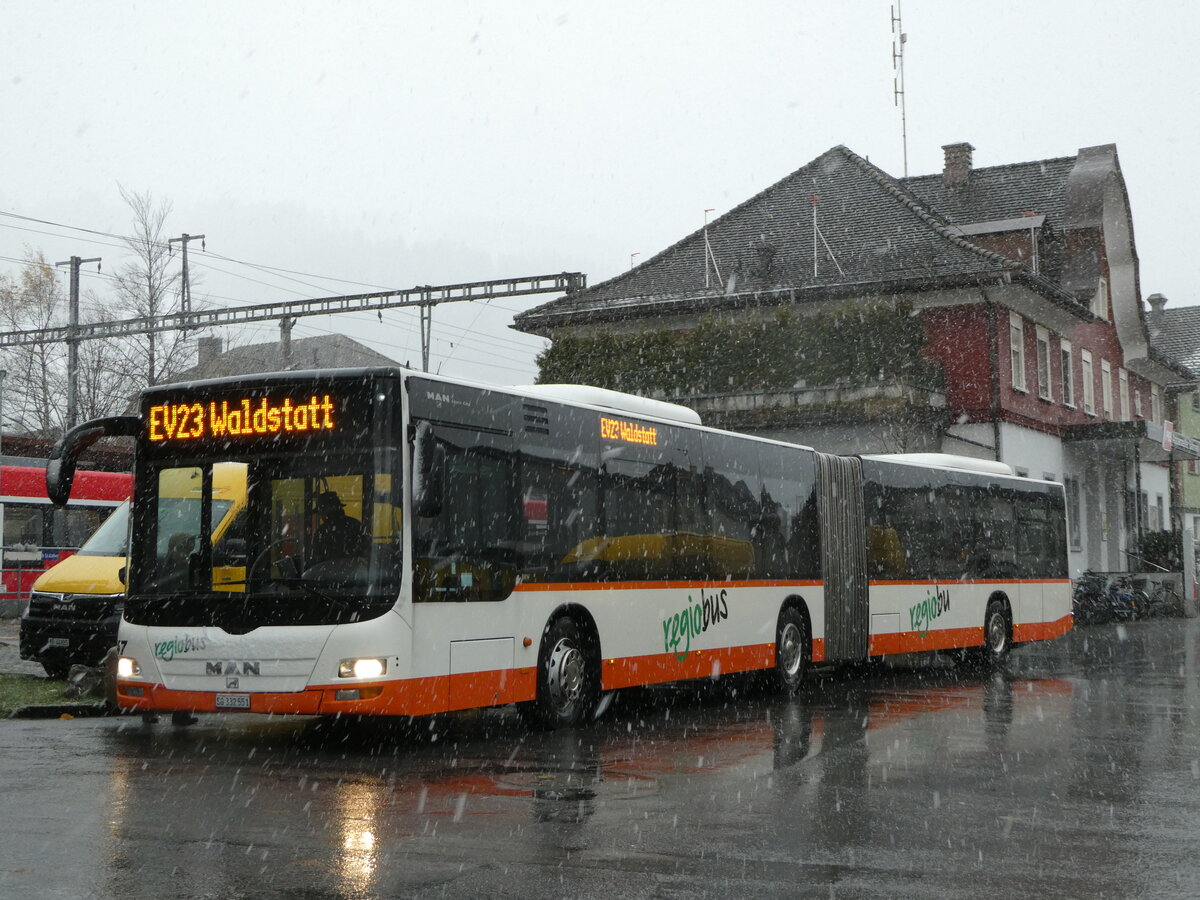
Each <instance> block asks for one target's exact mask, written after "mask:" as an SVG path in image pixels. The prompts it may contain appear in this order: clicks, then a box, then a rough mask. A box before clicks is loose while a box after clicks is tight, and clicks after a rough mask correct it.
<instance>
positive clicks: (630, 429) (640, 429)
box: [600, 416, 658, 447]
mask: <svg viewBox="0 0 1200 900" xmlns="http://www.w3.org/2000/svg"><path fill="white" fill-rule="evenodd" d="M600 437H602V438H604V440H606V441H624V442H625V443H627V444H648V445H649V446H651V447H657V446H658V429H657V428H654V427H653V426H650V425H639V424H638V423H637V422H626V421H624V420H623V419H610V418H608V417H607V416H601V417H600Z"/></svg>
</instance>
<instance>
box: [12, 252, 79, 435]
mask: <svg viewBox="0 0 1200 900" xmlns="http://www.w3.org/2000/svg"><path fill="white" fill-rule="evenodd" d="M66 307H67V301H66V298H65V297H64V296H63V292H62V288H61V285H60V284H59V281H58V279H57V278H56V277H55V272H54V267H53V266H51V265H50V263H48V262H47V261H46V258H45V256H44V255H43V254H42V253H41V251H34V250H31V249H26V251H25V265H24V267H23V268H22V269H21V274H20V275H19V276H18V277H17V278H13V277H11V276H6V275H5V276H0V320H2V321H3V328H4V330H6V331H25V330H33V329H39V328H54V327H57V326H60V325H63V324H65V322H66ZM0 358H2V360H3V362H2V363H0V365H2V366H3V368H5V369H6V370H7V371H8V378H6V379H5V383H4V394H5V396H4V417H5V419H6V420H7V421H8V422H9V423H10V427H12V428H13V429H14V430H16V431H20V432H24V433H29V434H37V435H44V436H51V435H54V434H56V433H57V432H58V431H59V429H61V427H62V424H63V415H64V407H65V403H64V402H63V401H62V398H63V397H65V396H66V347H65V346H64V345H63V344H62V343H56V342H52V341H41V342H38V343H36V344H29V345H26V346H20V347H6V348H5V349H4V351H3V356H2V357H0Z"/></svg>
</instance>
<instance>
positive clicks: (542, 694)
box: [525, 616, 599, 729]
mask: <svg viewBox="0 0 1200 900" xmlns="http://www.w3.org/2000/svg"><path fill="white" fill-rule="evenodd" d="M592 643H593V642H592V640H591V639H590V637H589V636H588V635H586V634H585V633H584V631H583V630H582V629H581V628H580V627H579V625H578V624H576V622H575V620H574V619H572V618H571V617H570V616H559V617H558V618H557V619H555V620H554V621H553V622H551V623H550V625H549V626H548V627H547V628H546V631H545V633H544V634H543V635H542V646H541V649H540V650H539V651H538V669H537V698H536V699H535V700H534V701H533V704H532V705H531V706H530V707H528V708H527V709H526V710H525V712H526V715H527V716H528V718H530V719H531V720H532V723H533V724H534V725H536V726H538V727H541V728H547V729H553V728H570V727H572V726H574V725H579V724H580V723H583V722H586V721H588V720H589V719H590V718H591V717H592V713H593V712H594V711H595V709H596V703H597V700H598V699H599V690H598V688H599V684H598V679H597V677H596V672H597V666H596V662H595V657H596V654H595V652H594V651H593V648H592V646H591V644H592Z"/></svg>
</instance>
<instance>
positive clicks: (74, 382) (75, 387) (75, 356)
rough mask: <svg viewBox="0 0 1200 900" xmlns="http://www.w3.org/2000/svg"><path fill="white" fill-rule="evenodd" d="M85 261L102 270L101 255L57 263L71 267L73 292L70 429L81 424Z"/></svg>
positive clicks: (69, 342) (69, 339) (68, 339)
mask: <svg viewBox="0 0 1200 900" xmlns="http://www.w3.org/2000/svg"><path fill="white" fill-rule="evenodd" d="M83 263H96V271H97V272H99V271H100V257H98V256H96V257H93V258H92V259H80V258H79V257H78V256H72V257H71V258H70V259H69V260H65V261H64V262H60V263H56V265H59V266H70V267H71V294H70V302H69V306H68V310H69V312H68V314H67V323H68V324H67V336H66V342H67V423H66V425H67V427H66V429H64V430H70V429H72V428H74V427H75V426H76V425H77V424H79V341H80V337H79V267H80V266H81V265H82V264H83Z"/></svg>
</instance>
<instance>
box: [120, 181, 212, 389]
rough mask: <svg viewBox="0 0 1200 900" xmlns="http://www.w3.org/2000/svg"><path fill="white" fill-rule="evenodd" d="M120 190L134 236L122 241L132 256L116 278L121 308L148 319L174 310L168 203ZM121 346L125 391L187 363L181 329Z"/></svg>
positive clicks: (176, 276) (176, 297)
mask: <svg viewBox="0 0 1200 900" xmlns="http://www.w3.org/2000/svg"><path fill="white" fill-rule="evenodd" d="M118 187H119V186H118ZM119 189H120V192H121V199H122V200H124V201H125V203H126V204H127V205H128V206H129V209H130V211H131V212H132V213H133V234H132V235H131V236H130V237H128V238H126V241H125V243H126V244H127V245H128V246H129V249H130V250H132V251H133V254H134V258H133V260H132V261H130V262H128V263H125V264H124V265H122V266H120V267H119V268H118V269H117V272H116V275H115V276H114V284H115V286H116V291H117V301H118V303H119V304H120V307H121V309H122V312H123V314H124V315H128V316H130V317H133V316H144V317H147V318H149V317H153V316H162V315H167V314H169V313H172V312H177V311H178V310H179V306H180V288H181V285H180V273H179V269H178V267H177V266H176V265H175V263H174V260H173V259H172V254H171V249H170V245H169V244H168V242H167V238H166V235H165V233H164V231H163V226H164V224H165V223H166V219H167V216H168V215H170V212H171V204H170V203H169V202H168V201H165V200H162V201H155V199H154V197H153V196H152V195H151V194H150V193H149V192H146V193H143V194H139V193H136V192H134V191H128V190H126V189H125V188H124V187H119ZM191 337H192V338H194V337H195V334H192V336H191ZM123 346H124V365H123V370H124V374H125V375H126V376H127V377H128V378H129V379H130V388H131V390H130V391H129V392H128V393H136V391H138V390H140V389H141V388H142V387H145V386H147V385H152V384H159V383H161V382H163V381H169V380H170V379H171V377H172V376H173V375H175V374H176V373H177V372H179V371H181V370H183V369H184V368H186V367H187V366H188V365H190V363H191V349H190V348H191V340H190V339H189V337H188V335H187V334H186V333H184V332H181V331H166V332H160V333H157V334H155V333H151V334H147V335H138V336H135V337H131V338H127V339H126V340H125V342H124V344H123Z"/></svg>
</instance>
